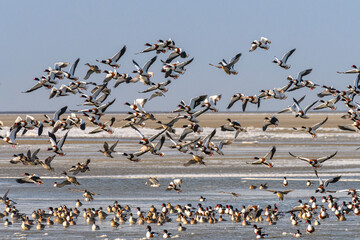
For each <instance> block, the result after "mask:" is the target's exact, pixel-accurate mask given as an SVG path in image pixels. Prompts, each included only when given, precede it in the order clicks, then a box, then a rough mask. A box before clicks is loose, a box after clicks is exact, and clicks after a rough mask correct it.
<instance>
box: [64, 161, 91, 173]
mask: <svg viewBox="0 0 360 240" xmlns="http://www.w3.org/2000/svg"><path fill="white" fill-rule="evenodd" d="M90 161H91V160H90V159H87V160H86V162H83V163H77V164H76V165H75V166H72V167H71V168H70V169H69V172H72V173H73V174H74V175H76V174H78V173H79V172H82V173H85V172H87V171H90V168H89V164H90Z"/></svg>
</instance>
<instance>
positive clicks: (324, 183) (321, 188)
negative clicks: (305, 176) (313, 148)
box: [314, 168, 341, 193]
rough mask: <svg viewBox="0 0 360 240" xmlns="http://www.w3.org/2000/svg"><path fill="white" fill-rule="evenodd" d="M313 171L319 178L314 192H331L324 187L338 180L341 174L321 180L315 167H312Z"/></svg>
mask: <svg viewBox="0 0 360 240" xmlns="http://www.w3.org/2000/svg"><path fill="white" fill-rule="evenodd" d="M314 172H315V175H316V177H317V178H318V179H319V186H318V187H317V189H316V190H315V193H325V192H332V191H327V190H326V189H325V188H326V187H327V186H328V185H329V183H336V182H338V181H339V180H340V178H341V176H337V177H334V178H330V179H327V180H326V181H323V180H322V179H321V178H320V177H319V175H318V172H317V171H316V169H315V168H314Z"/></svg>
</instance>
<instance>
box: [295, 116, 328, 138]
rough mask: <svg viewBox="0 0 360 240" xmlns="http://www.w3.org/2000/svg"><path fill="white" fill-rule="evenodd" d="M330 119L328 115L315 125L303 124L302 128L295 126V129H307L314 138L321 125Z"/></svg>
mask: <svg viewBox="0 0 360 240" xmlns="http://www.w3.org/2000/svg"><path fill="white" fill-rule="evenodd" d="M327 120H328V117H326V118H325V119H324V120H322V121H321V122H318V123H316V124H314V125H312V126H311V127H306V126H302V127H301V128H299V129H297V128H293V129H294V130H305V131H307V132H308V133H309V134H310V135H311V136H312V137H313V138H316V137H317V135H316V130H317V129H318V128H319V127H321V126H322V125H323V124H324V123H326V121H327Z"/></svg>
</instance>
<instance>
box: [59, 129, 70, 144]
mask: <svg viewBox="0 0 360 240" xmlns="http://www.w3.org/2000/svg"><path fill="white" fill-rule="evenodd" d="M69 131H70V130H68V131H67V132H66V133H65V135H64V136H63V137H62V138H61V139H60V141H59V143H58V146H59V148H62V146H63V145H64V143H65V140H66V138H67V135H68V133H69Z"/></svg>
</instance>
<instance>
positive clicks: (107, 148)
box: [103, 142, 109, 152]
mask: <svg viewBox="0 0 360 240" xmlns="http://www.w3.org/2000/svg"><path fill="white" fill-rule="evenodd" d="M103 147H104V150H105V152H107V151H109V144H108V143H107V142H104V145H103Z"/></svg>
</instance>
